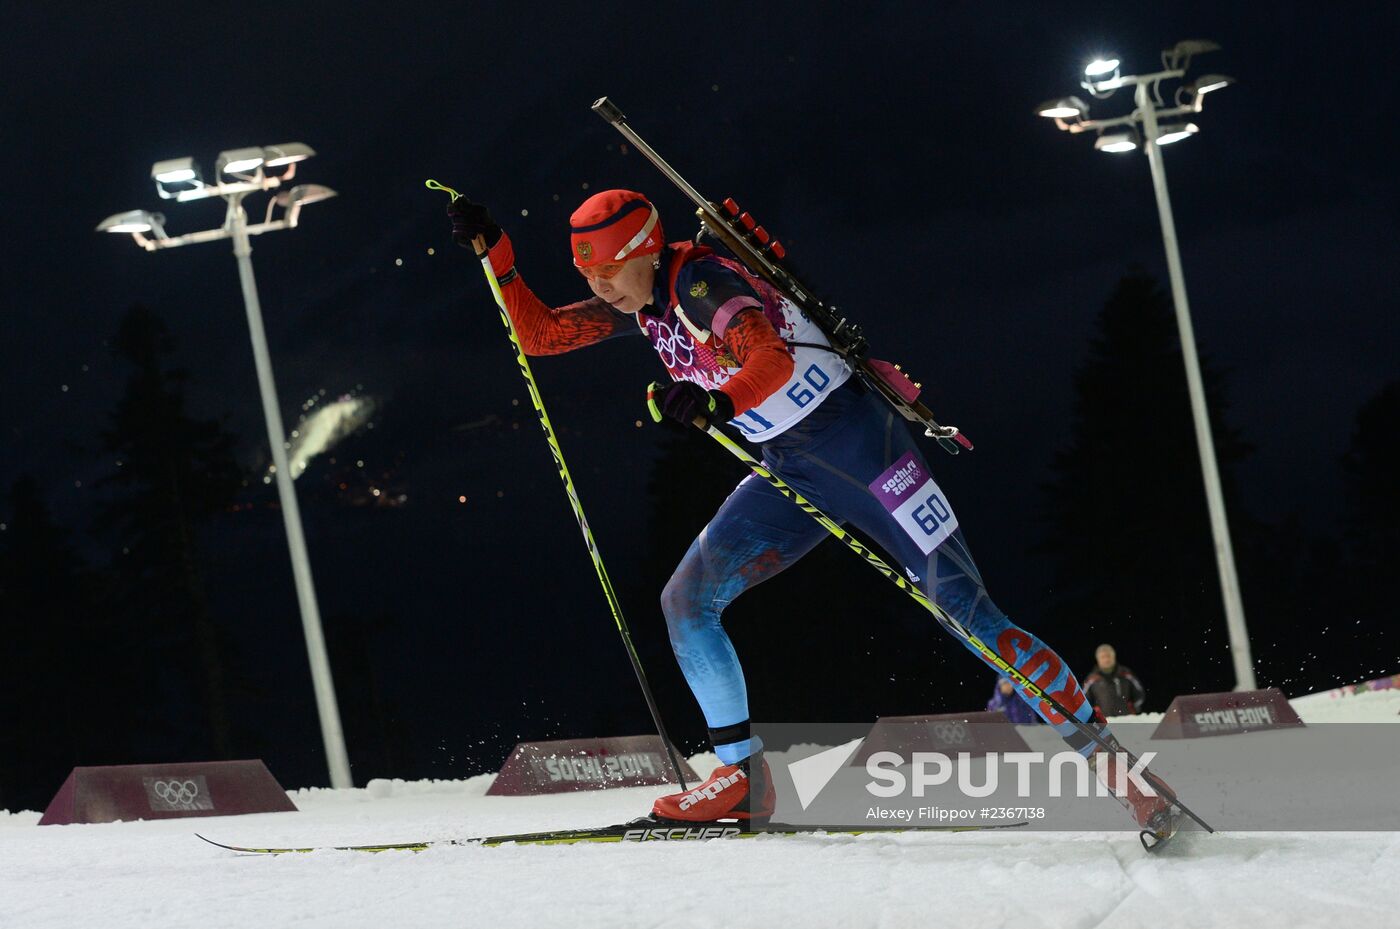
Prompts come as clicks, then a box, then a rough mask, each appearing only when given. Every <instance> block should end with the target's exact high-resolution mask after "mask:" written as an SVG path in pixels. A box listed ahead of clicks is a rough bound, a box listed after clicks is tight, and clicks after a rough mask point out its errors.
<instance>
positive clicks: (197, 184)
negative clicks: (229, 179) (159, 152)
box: [151, 157, 204, 200]
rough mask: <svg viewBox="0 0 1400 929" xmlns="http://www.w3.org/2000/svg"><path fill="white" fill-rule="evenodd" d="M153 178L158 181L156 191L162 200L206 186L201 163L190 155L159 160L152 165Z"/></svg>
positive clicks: (171, 198)
mask: <svg viewBox="0 0 1400 929" xmlns="http://www.w3.org/2000/svg"><path fill="white" fill-rule="evenodd" d="M151 180H153V181H155V182H156V193H158V194H160V197H161V199H162V200H173V199H175V198H176V197H178V196H179V195H180V194H181V193H184V192H185V191H189V190H198V189H199V188H201V187H203V186H204V179H203V177H201V176H200V173H199V165H197V164H195V163H194V159H193V158H189V157H185V158H167V159H166V160H165V161H157V162H156V163H155V164H154V165H152V166H151Z"/></svg>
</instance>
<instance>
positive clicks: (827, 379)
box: [787, 365, 831, 408]
mask: <svg viewBox="0 0 1400 929" xmlns="http://www.w3.org/2000/svg"><path fill="white" fill-rule="evenodd" d="M804 381H805V382H806V383H805V384H804V383H803V382H804ZM830 383H831V376H830V375H828V374H827V373H826V372H825V371H823V370H822V369H821V368H819V367H817V366H816V365H812V366H811V367H809V368H808V369H807V370H806V371H805V372H803V374H802V380H801V381H798V382H797V383H796V384H793V385H792V386H791V387H789V388H788V392H787V398H788V399H789V400H791V401H792V402H793V403H795V404H797V405H798V407H799V408H801V407H804V406H806V405H807V404H809V403H811V402H812V401H813V400H815V399H817V394H819V393H821V392H822V391H823V390H826V385H827V384H830ZM809 387H810V389H808V388H809Z"/></svg>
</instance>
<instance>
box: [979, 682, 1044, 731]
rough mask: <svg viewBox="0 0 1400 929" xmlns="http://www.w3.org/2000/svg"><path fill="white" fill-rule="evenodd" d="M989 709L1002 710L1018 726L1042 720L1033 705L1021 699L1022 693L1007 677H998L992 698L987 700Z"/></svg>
mask: <svg viewBox="0 0 1400 929" xmlns="http://www.w3.org/2000/svg"><path fill="white" fill-rule="evenodd" d="M987 709H989V710H993V711H996V710H1000V711H1001V712H1003V713H1005V714H1006V718H1007V719H1009V720H1011V721H1012V722H1013V723H1015V724H1016V725H1018V726H1025V725H1032V724H1034V723H1038V722H1040V717H1039V716H1037V715H1035V710H1033V709H1031V705H1030V704H1029V703H1027V702H1026V701H1024V700H1022V699H1021V695H1020V694H1018V693H1016V688H1015V687H1013V686H1011V682H1010V681H1009V680H1007V679H1006V678H1004V677H1002V678H997V688H996V690H994V691H992V699H990V700H988V701H987Z"/></svg>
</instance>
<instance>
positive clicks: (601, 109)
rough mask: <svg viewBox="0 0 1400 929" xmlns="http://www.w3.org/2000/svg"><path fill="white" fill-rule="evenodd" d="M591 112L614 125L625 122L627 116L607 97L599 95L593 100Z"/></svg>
mask: <svg viewBox="0 0 1400 929" xmlns="http://www.w3.org/2000/svg"><path fill="white" fill-rule="evenodd" d="M593 112H595V113H597V114H598V115H599V116H601V117H603V118H604V119H606V120H607V121H608V122H610V123H612V124H613V125H614V126H616V125H619V124H621V123H625V122H627V117H626V116H625V115H623V112H622V111H621V110H620V109H618V108H617V104H616V103H613V102H612V101H611V100H609V99H608V98H607V97H599V98H598V99H597V100H594V101H593Z"/></svg>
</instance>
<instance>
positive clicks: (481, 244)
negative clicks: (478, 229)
mask: <svg viewBox="0 0 1400 929" xmlns="http://www.w3.org/2000/svg"><path fill="white" fill-rule="evenodd" d="M472 249H473V250H474V251H475V252H476V257H478V258H480V257H481V256H482V255H485V254H486V251H487V249H486V236H484V235H479V236H477V237H476V238H474V239H472Z"/></svg>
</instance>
